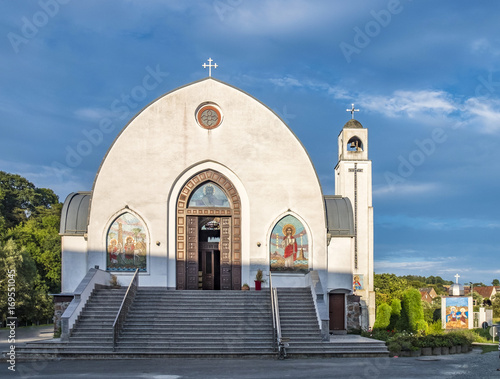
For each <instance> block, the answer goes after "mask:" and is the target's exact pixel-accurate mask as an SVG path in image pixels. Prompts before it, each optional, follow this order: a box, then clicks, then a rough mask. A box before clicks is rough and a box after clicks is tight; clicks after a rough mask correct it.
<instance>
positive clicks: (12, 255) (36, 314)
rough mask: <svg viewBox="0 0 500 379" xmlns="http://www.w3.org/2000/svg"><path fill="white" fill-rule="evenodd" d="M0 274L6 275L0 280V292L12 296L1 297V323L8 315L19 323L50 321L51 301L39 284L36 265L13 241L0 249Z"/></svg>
mask: <svg viewBox="0 0 500 379" xmlns="http://www.w3.org/2000/svg"><path fill="white" fill-rule="evenodd" d="M0 272H2V273H5V274H6V275H5V276H3V278H2V279H1V280H0V291H1V292H2V293H3V294H6V295H7V294H14V296H10V297H11V299H9V296H1V297H0V314H1V315H2V321H5V320H6V318H7V316H8V315H9V316H15V317H17V319H18V321H37V320H44V319H45V320H47V319H50V318H51V317H52V315H53V313H54V309H53V304H52V300H51V299H50V298H49V297H48V295H47V290H48V288H47V286H46V285H45V284H44V283H43V282H42V281H41V280H40V275H39V274H38V273H37V270H36V265H35V262H34V261H33V259H31V256H30V255H29V253H28V252H27V251H26V250H24V249H22V248H21V249H20V248H18V246H17V245H16V243H15V242H14V241H13V240H9V241H7V242H6V243H5V244H4V245H3V246H0ZM12 289H14V290H12ZM9 303H10V304H9ZM9 307H10V308H11V309H9ZM11 312H12V313H11Z"/></svg>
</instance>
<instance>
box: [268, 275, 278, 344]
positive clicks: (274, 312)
mask: <svg viewBox="0 0 500 379" xmlns="http://www.w3.org/2000/svg"><path fill="white" fill-rule="evenodd" d="M269 289H270V291H269V292H270V293H271V313H272V316H273V349H274V351H277V350H278V342H277V338H278V334H277V330H276V311H275V309H274V291H273V278H272V274H271V272H269Z"/></svg>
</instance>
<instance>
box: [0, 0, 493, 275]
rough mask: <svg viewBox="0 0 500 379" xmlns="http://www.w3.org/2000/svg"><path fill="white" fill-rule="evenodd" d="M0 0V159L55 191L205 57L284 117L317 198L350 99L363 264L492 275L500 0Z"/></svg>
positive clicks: (199, 71) (79, 183)
mask: <svg viewBox="0 0 500 379" xmlns="http://www.w3.org/2000/svg"><path fill="white" fill-rule="evenodd" d="M1 4H2V8H3V9H2V12H0V20H1V22H0V31H1V33H0V35H1V40H0V41H1V42H0V49H1V59H0V68H1V69H0V83H1V91H0V113H1V116H2V117H1V121H0V122H1V123H0V125H1V137H0V170H3V171H7V172H12V173H17V174H20V175H23V176H25V177H27V178H28V179H29V180H31V181H32V182H34V183H35V185H37V186H39V187H48V188H52V189H54V190H55V191H56V193H57V194H58V195H59V196H60V199H61V201H64V198H65V197H66V196H67V195H68V194H69V193H70V192H73V191H77V190H90V189H91V187H92V182H93V179H94V176H95V173H96V171H97V169H98V167H99V164H100V162H101V160H102V158H103V157H104V154H105V153H106V150H107V148H108V147H109V146H110V144H111V143H112V141H113V140H114V138H115V137H116V135H117V134H118V132H119V131H120V130H121V128H122V127H123V126H124V125H125V124H126V123H127V121H128V119H130V118H131V117H132V116H133V115H134V114H135V113H137V112H138V111H140V110H141V109H142V108H143V107H144V106H145V105H147V104H148V103H149V102H151V101H152V100H154V99H155V98H157V97H158V96H160V95H162V94H163V93H165V92H168V91H171V90H173V89H175V88H177V87H179V86H182V85H184V84H187V83H190V82H192V81H195V80H198V79H201V78H204V77H206V76H207V75H208V73H207V70H204V69H203V68H202V64H203V63H204V62H206V60H207V58H209V57H212V58H213V59H214V62H216V63H217V64H218V66H219V67H218V68H217V69H216V70H214V71H213V76H214V77H216V78H217V79H220V80H222V81H224V82H227V83H229V84H231V85H233V86H236V87H239V88H241V89H242V90H244V91H246V92H248V93H250V94H251V95H253V96H255V97H256V98H258V99H259V100H261V101H262V102H264V103H265V104H266V105H268V106H269V107H270V108H272V109H273V110H275V111H276V112H277V113H278V114H279V115H280V116H281V117H282V118H283V119H284V120H285V121H286V122H287V123H288V125H289V126H290V128H291V129H292V130H293V131H294V132H295V133H296V135H297V136H298V137H299V138H300V139H301V141H302V142H303V144H304V146H305V147H306V149H307V150H308V152H309V154H310V156H311V158H312V160H313V162H314V165H315V167H316V170H317V172H318V175H319V177H320V180H321V183H322V186H323V191H324V193H325V194H333V193H334V175H333V170H334V167H335V164H336V162H337V136H338V133H339V132H340V130H341V128H342V126H343V125H344V123H345V122H346V121H348V120H349V118H350V114H349V113H347V112H346V109H347V108H350V106H351V103H355V106H356V108H359V109H360V112H358V113H356V119H358V120H359V121H360V122H361V123H362V124H363V126H365V127H367V128H368V129H369V138H370V140H369V154H370V159H371V160H372V161H373V204H374V214H375V216H374V218H375V271H376V272H377V273H382V272H393V273H396V274H400V275H403V274H416V275H426V276H428V275H440V276H442V277H443V278H445V279H449V280H453V276H454V275H455V274H456V273H457V272H458V273H459V274H460V275H461V279H460V280H461V281H464V282H468V281H475V282H480V281H482V282H484V283H486V284H489V283H491V280H492V279H494V278H500V260H499V256H500V254H499V253H500V218H499V215H498V212H499V210H500V200H499V199H498V194H499V193H500V175H499V173H500V146H499V140H500V139H499V138H500V64H499V62H500V33H499V31H500V30H499V29H500V26H499V22H498V15H499V14H500V3H498V2H493V1H491V2H487V3H483V2H479V3H478V2H472V1H453V2H451V1H446V2H436V1H408V0H400V1H398V0H390V1H385V0H384V1H375V0H365V1H361V0H360V1H350V2H345V1H332V0H324V1H317V0H316V1H314V0H307V1H306V0H286V1H285V0H275V1H259V0H251V1H250V0H208V1H177V0H176V1H165V0H162V1H159V0H158V1H153V0H151V1H139V0H128V1H126V0H124V1H113V0H108V1H105V2H104V1H95V0H87V1H77V0H41V1H5V0H4V1H2V2H1ZM100 126H101V128H104V132H101V133H99V132H96V131H97V130H99V127H100ZM75 151H78V152H79V154H74V152H75ZM75 155H77V157H75Z"/></svg>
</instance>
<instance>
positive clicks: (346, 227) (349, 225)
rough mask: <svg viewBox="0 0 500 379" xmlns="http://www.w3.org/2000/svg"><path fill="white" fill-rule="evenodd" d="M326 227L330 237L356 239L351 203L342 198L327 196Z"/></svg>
mask: <svg viewBox="0 0 500 379" xmlns="http://www.w3.org/2000/svg"><path fill="white" fill-rule="evenodd" d="M324 199H325V209H326V225H327V232H328V234H329V236H330V237H354V214H353V211H352V205H351V201H350V200H349V198H347V197H342V196H325V197H324Z"/></svg>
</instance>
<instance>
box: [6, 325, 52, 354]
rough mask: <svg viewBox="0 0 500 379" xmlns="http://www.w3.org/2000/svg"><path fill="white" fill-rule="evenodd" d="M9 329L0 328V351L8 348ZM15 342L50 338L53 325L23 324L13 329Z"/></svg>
mask: <svg viewBox="0 0 500 379" xmlns="http://www.w3.org/2000/svg"><path fill="white" fill-rule="evenodd" d="M9 333H10V329H8V328H2V329H0V351H6V350H8V348H9V346H10V343H9V342H8V340H7V339H8V338H9ZM15 333H16V335H15V338H16V343H25V342H29V341H37V340H45V339H51V338H52V337H53V336H54V325H42V326H23V327H18V328H16V330H15Z"/></svg>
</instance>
